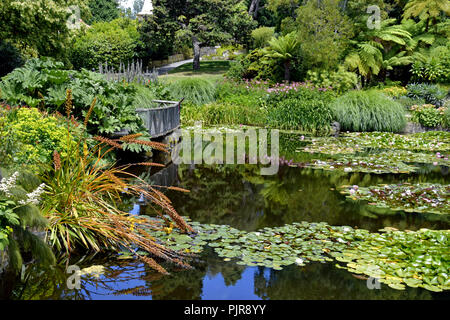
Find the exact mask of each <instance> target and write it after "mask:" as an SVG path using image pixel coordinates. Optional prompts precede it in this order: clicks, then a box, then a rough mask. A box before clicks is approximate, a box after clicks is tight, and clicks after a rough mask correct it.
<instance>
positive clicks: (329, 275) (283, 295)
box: [254, 263, 433, 300]
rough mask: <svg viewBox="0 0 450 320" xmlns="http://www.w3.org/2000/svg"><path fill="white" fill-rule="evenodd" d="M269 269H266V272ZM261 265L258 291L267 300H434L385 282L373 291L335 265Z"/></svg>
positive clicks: (430, 296) (427, 292)
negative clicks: (275, 266)
mask: <svg viewBox="0 0 450 320" xmlns="http://www.w3.org/2000/svg"><path fill="white" fill-rule="evenodd" d="M264 270H266V272H264ZM267 271H268V269H265V268H261V267H260V268H258V272H256V273H255V278H254V279H255V280H254V285H255V293H256V294H257V295H258V296H259V297H261V298H262V299H264V300H308V299H309V300H333V299H337V300H353V299H362V300H369V299H370V300H372V299H385V300H399V299H400V300H402V299H405V300H406V299H415V300H425V299H432V298H433V296H432V294H431V293H430V292H429V291H426V290H424V289H416V288H409V287H408V288H407V290H402V291H401V290H395V289H391V288H389V287H388V286H386V285H383V284H382V285H381V289H380V290H377V289H374V290H370V289H368V288H367V281H366V280H360V279H355V278H354V276H353V275H352V274H351V273H349V272H347V271H345V270H340V269H337V268H336V267H335V266H333V265H332V264H330V263H328V264H321V263H312V264H308V265H307V266H305V267H302V268H299V267H298V266H289V267H287V268H285V269H283V270H281V271H275V270H270V271H268V272H267Z"/></svg>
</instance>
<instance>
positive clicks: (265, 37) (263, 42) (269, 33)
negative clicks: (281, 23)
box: [252, 27, 275, 48]
mask: <svg viewBox="0 0 450 320" xmlns="http://www.w3.org/2000/svg"><path fill="white" fill-rule="evenodd" d="M274 35H275V28H271V27H259V28H256V29H255V30H253V31H252V38H253V47H254V48H264V47H265V46H267V45H268V44H269V41H270V39H272V38H273V36H274Z"/></svg>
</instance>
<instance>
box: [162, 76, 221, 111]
mask: <svg viewBox="0 0 450 320" xmlns="http://www.w3.org/2000/svg"><path fill="white" fill-rule="evenodd" d="M169 89H170V91H171V94H172V96H173V97H174V98H175V99H177V100H181V99H183V98H184V99H186V101H189V102H192V103H195V104H198V105H202V104H205V103H209V102H212V101H214V97H215V95H216V85H215V84H214V83H213V82H211V81H209V80H206V79H201V78H186V79H181V80H177V81H175V82H174V83H172V84H171V85H170V88H169Z"/></svg>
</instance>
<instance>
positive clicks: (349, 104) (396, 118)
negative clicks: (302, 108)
mask: <svg viewBox="0 0 450 320" xmlns="http://www.w3.org/2000/svg"><path fill="white" fill-rule="evenodd" d="M331 106H332V108H333V109H334V118H335V120H336V121H337V122H339V123H340V125H341V130H343V131H355V132H365V131H368V132H370V131H381V132H383V131H385V132H400V131H402V130H403V129H404V127H405V125H406V117H405V110H404V108H403V107H402V105H401V104H400V103H398V102H396V101H394V100H393V99H391V98H389V97H387V96H385V95H384V94H382V93H380V92H377V91H375V90H371V91H351V92H348V93H347V94H345V95H343V96H341V97H339V98H337V99H336V100H335V101H334V102H333V103H332V105H331Z"/></svg>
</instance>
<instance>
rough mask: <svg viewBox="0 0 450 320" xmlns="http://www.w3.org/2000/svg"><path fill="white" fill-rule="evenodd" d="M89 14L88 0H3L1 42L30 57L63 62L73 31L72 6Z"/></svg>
mask: <svg viewBox="0 0 450 320" xmlns="http://www.w3.org/2000/svg"><path fill="white" fill-rule="evenodd" d="M70 5H76V6H78V8H80V13H81V15H83V14H85V13H86V12H88V10H89V9H88V8H87V0H2V1H0V26H1V28H0V39H2V40H8V41H10V43H12V44H14V46H16V47H17V48H18V49H20V50H21V51H22V52H23V53H25V54H26V55H29V56H53V57H57V58H63V57H64V56H65V53H66V51H65V49H66V48H67V46H68V39H69V36H70V30H69V27H68V20H69V17H70V15H71V13H70V12H69V10H68V9H69V6H70Z"/></svg>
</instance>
